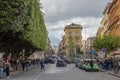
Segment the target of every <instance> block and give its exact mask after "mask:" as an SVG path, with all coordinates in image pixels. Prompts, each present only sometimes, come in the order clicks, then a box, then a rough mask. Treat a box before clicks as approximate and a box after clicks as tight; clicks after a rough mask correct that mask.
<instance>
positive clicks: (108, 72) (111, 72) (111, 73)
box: [99, 69, 120, 78]
mask: <svg viewBox="0 0 120 80" xmlns="http://www.w3.org/2000/svg"><path fill="white" fill-rule="evenodd" d="M99 70H100V71H101V72H104V73H107V74H109V75H112V76H116V77H119V78H120V72H119V74H114V71H106V70H103V69H99Z"/></svg>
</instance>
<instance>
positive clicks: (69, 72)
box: [2, 64, 119, 80]
mask: <svg viewBox="0 0 120 80" xmlns="http://www.w3.org/2000/svg"><path fill="white" fill-rule="evenodd" d="M45 67H46V71H45V72H44V71H43V72H41V71H40V67H39V66H37V67H35V68H32V69H31V70H29V71H25V72H23V71H22V72H18V73H16V74H14V75H12V76H11V77H10V78H9V79H6V78H4V79H2V80H119V79H118V78H117V77H114V76H111V75H108V74H106V73H103V72H85V71H83V70H80V69H78V68H75V67H74V65H73V64H70V65H67V67H56V65H55V64H47V65H45Z"/></svg>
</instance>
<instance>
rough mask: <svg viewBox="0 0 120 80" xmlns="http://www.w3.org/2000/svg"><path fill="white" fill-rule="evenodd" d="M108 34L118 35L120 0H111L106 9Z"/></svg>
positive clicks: (119, 27)
mask: <svg viewBox="0 0 120 80" xmlns="http://www.w3.org/2000/svg"><path fill="white" fill-rule="evenodd" d="M108 34H111V35H115V36H120V0H113V1H112V3H111V4H110V7H109V9H108Z"/></svg>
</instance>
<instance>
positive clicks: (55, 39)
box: [49, 36, 60, 46]
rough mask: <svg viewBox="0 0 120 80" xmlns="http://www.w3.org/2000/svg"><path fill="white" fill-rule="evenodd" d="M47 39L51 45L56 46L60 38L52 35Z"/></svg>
mask: <svg viewBox="0 0 120 80" xmlns="http://www.w3.org/2000/svg"><path fill="white" fill-rule="evenodd" d="M49 39H50V41H51V45H55V46H58V44H59V42H60V39H58V38H56V37H54V36H49Z"/></svg>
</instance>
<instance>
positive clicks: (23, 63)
mask: <svg viewBox="0 0 120 80" xmlns="http://www.w3.org/2000/svg"><path fill="white" fill-rule="evenodd" d="M22 70H23V71H25V61H22Z"/></svg>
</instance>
